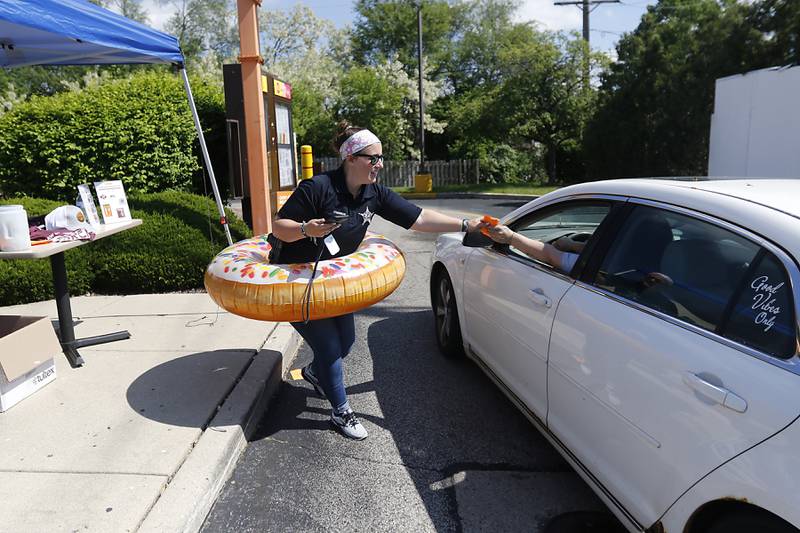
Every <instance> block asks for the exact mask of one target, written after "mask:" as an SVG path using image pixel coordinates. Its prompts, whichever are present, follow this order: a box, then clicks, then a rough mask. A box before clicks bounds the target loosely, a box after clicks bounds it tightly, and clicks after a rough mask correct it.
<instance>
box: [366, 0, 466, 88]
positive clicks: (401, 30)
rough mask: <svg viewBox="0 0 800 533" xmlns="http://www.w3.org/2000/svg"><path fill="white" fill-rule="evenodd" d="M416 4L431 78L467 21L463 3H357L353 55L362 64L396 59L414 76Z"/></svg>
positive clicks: (400, 0) (390, 0)
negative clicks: (391, 58)
mask: <svg viewBox="0 0 800 533" xmlns="http://www.w3.org/2000/svg"><path fill="white" fill-rule="evenodd" d="M417 2H421V4H422V26H423V30H422V42H423V45H422V47H423V50H424V52H425V54H426V60H427V61H429V63H430V66H431V74H432V75H433V77H434V78H438V77H439V75H440V70H439V69H440V68H441V66H442V65H443V64H444V63H445V62H447V60H448V58H449V57H450V55H451V51H450V49H451V46H452V43H453V42H455V41H456V40H457V39H458V36H459V33H460V31H461V28H462V26H463V25H464V23H465V22H466V13H467V11H466V9H465V8H466V4H464V3H462V2H457V1H455V0H357V1H356V4H355V11H356V13H357V18H356V21H355V25H354V27H353V33H352V40H353V56H354V57H355V58H356V61H358V62H359V63H361V64H362V65H371V64H376V63H378V62H380V61H382V60H384V59H386V58H389V57H395V58H397V60H398V61H399V62H400V63H401V64H402V65H404V66H405V68H406V73H407V74H409V75H414V72H415V71H418V69H419V65H418V64H417V10H416V5H417Z"/></svg>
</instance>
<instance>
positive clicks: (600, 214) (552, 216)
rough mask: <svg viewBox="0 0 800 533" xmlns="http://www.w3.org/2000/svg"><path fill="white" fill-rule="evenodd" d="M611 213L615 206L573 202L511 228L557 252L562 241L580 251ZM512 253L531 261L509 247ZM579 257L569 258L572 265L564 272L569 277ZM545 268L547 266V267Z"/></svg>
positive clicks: (544, 212) (535, 215) (523, 220)
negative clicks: (547, 244)
mask: <svg viewBox="0 0 800 533" xmlns="http://www.w3.org/2000/svg"><path fill="white" fill-rule="evenodd" d="M610 210H611V204H610V203H609V202H589V203H587V202H569V203H566V204H559V205H557V206H553V207H550V208H544V209H543V210H542V211H540V212H536V213H534V214H533V215H531V216H528V217H525V218H523V219H521V220H520V221H518V222H515V223H513V224H511V225H510V227H511V229H513V230H514V231H516V232H517V233H520V234H522V235H524V236H525V237H528V238H530V239H536V240H539V241H542V242H546V243H550V244H553V245H555V246H556V247H557V248H558V247H560V246H561V244H560V243H559V244H557V241H559V239H561V238H564V237H566V238H569V239H571V240H572V241H573V242H574V243H578V244H577V245H576V244H572V243H571V246H570V248H571V249H572V250H578V249H580V248H582V245H585V244H586V243H587V242H588V241H589V239H590V238H591V237H592V235H594V232H595V231H596V230H597V228H598V227H599V226H600V223H601V222H603V220H604V219H605V218H606V216H607V215H608V213H609V211H610ZM563 242H564V241H562V243H563ZM509 251H510V252H511V253H513V254H516V255H519V256H522V257H526V258H528V259H530V258H529V257H528V256H527V255H525V254H523V253H522V252H521V251H520V250H518V249H517V248H515V247H513V246H510V247H509ZM578 255H579V254H575V256H574V257H571V258H568V259H567V265H569V268H566V269H561V270H564V271H566V273H569V270H571V267H572V265H574V264H575V261H576V260H577V256H578ZM542 264H543V265H546V264H545V263H542ZM546 266H547V265H546Z"/></svg>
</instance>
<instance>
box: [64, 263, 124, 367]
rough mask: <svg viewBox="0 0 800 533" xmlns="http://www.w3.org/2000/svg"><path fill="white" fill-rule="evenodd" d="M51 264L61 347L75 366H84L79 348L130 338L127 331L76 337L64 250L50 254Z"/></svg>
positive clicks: (70, 362)
mask: <svg viewBox="0 0 800 533" xmlns="http://www.w3.org/2000/svg"><path fill="white" fill-rule="evenodd" d="M50 266H51V267H52V269H53V286H54V287H55V291H56V308H58V330H59V337H60V340H61V349H62V350H63V351H64V355H66V356H67V359H68V360H69V364H70V365H72V367H73V368H77V367H79V366H83V358H82V357H81V354H79V353H78V348H82V347H84V346H94V345H96V344H105V343H106V342H114V341H121V340H124V339H130V338H131V334H130V333H128V332H127V331H117V332H115V333H106V334H105V335H95V336H94V337H84V338H82V339H76V338H75V327H74V325H73V323H72V307H71V306H70V304H69V288H68V287H67V266H66V264H65V263H64V252H61V253H58V254H54V255H51V256H50Z"/></svg>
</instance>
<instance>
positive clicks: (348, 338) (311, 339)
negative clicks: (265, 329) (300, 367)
mask: <svg viewBox="0 0 800 533" xmlns="http://www.w3.org/2000/svg"><path fill="white" fill-rule="evenodd" d="M291 324H292V327H293V328H294V329H296V330H297V332H298V333H299V334H300V336H301V337H303V339H305V341H306V342H307V343H308V345H309V346H311V349H312V350H313V351H314V360H313V361H312V362H311V370H312V371H313V372H314V375H315V376H317V379H318V380H319V384H320V385H321V386H322V390H324V391H325V395H326V396H327V397H328V401H330V402H331V406H333V408H334V409H336V410H337V411H341V410H342V409H344V408H345V407H347V405H348V404H347V394H346V393H345V391H344V376H343V373H342V359H344V358H345V357H346V356H347V354H348V353H349V352H350V348H352V347H353V343H354V342H355V340H356V327H355V320H354V318H353V313H350V314H347V315H342V316H335V317H333V318H323V319H321V320H311V321H309V322H308V324H304V323H303V322H291Z"/></svg>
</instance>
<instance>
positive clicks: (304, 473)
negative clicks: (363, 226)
mask: <svg viewBox="0 0 800 533" xmlns="http://www.w3.org/2000/svg"><path fill="white" fill-rule="evenodd" d="M416 202H417V203H419V204H420V205H421V206H423V207H430V208H434V209H440V210H443V211H447V212H451V213H452V214H457V215H460V216H471V215H480V214H484V213H488V214H491V215H493V216H501V215H503V214H505V213H507V212H509V211H510V210H513V209H514V208H516V207H518V206H519V205H521V204H523V203H524V201H519V200H513V199H463V200H457V201H455V200H442V199H432V200H419V201H416ZM371 230H373V231H377V232H380V233H383V234H385V235H386V236H387V237H389V238H390V239H392V240H393V241H394V242H395V243H397V244H398V245H399V246H400V248H401V249H402V250H403V251H404V253H405V256H406V260H407V271H406V276H405V279H404V281H403V283H402V285H401V286H400V288H399V289H398V290H397V291H395V293H394V294H392V295H391V296H389V297H388V298H387V299H386V300H384V301H383V302H381V303H379V304H377V305H375V306H372V307H370V308H368V309H365V310H363V311H359V312H358V313H356V343H355V345H354V347H353V349H352V351H351V353H350V355H349V356H348V358H347V359H346V361H345V384H346V385H347V392H348V396H349V398H350V401H351V404H352V405H353V408H354V410H355V411H356V413H357V414H358V416H359V417H360V418H361V420H362V422H363V423H364V425H365V427H366V428H367V430H368V431H369V433H370V436H369V438H368V439H367V440H365V441H362V442H354V441H350V440H347V439H345V438H344V437H342V436H341V435H340V434H338V433H337V432H336V431H334V430H333V429H331V427H330V426H329V424H328V421H327V420H328V416H329V413H330V406H329V405H328V403H327V402H326V401H325V400H323V399H321V398H319V397H317V396H316V395H315V393H314V391H313V389H312V388H311V387H310V386H309V385H308V384H306V383H305V382H303V381H302V380H301V379H296V380H292V378H291V375H290V376H288V377H287V381H286V382H285V383H284V385H283V387H282V389H281V391H280V393H279V395H278V397H277V399H276V401H275V403H274V405H273V408H271V409H270V410H269V412H267V413H266V414H265V416H264V417H263V418H262V419H261V422H260V424H259V427H258V429H257V430H256V431H255V433H254V435H253V437H252V438H251V440H250V443H249V445H248V447H247V449H246V450H245V452H244V453H243V455H242V457H241V459H240V460H239V463H238V465H237V467H236V469H235V470H234V472H233V474H232V476H231V478H230V480H229V481H228V483H226V485H225V487H224V489H223V490H222V493H221V495H220V497H219V499H218V500H217V503H216V504H215V506H214V508H213V509H212V512H211V513H210V514H209V516H208V518H207V520H206V522H205V525H204V526H203V529H202V531H203V532H204V533H212V532H213V533H216V532H232V531H236V532H256V531H258V532H271V531H293V532H299V531H414V532H421V531H467V532H468V531H529V532H537V531H545V530H547V526H548V524H549V523H551V521H552V520H553V519H554V518H556V517H559V516H566V515H564V513H570V512H579V511H590V512H594V511H601V512H602V511H603V510H604V506H603V504H602V503H601V502H600V501H599V500H598V499H597V498H596V497H595V496H594V494H593V493H592V492H591V491H590V489H589V488H588V487H587V486H586V485H585V484H584V483H583V482H582V481H581V480H580V478H579V477H578V476H577V475H576V474H575V473H574V471H572V469H571V468H570V467H569V466H568V465H567V463H566V462H565V461H564V460H563V459H562V458H561V457H560V455H559V454H558V453H557V452H556V451H555V450H554V449H553V448H552V447H551V446H550V445H549V444H548V443H547V441H546V440H545V439H544V438H543V437H542V436H541V435H540V434H539V433H538V432H537V431H536V430H535V429H534V428H533V426H532V425H531V424H530V423H529V422H528V420H527V419H525V418H524V417H523V416H522V414H520V413H519V411H518V410H517V409H516V408H515V407H514V406H513V405H512V404H511V403H510V402H509V401H508V400H507V399H506V398H505V397H504V396H503V395H502V394H501V392H500V391H499V389H498V388H497V387H495V386H494V385H493V384H492V382H491V381H490V380H489V379H488V378H487V377H486V376H485V375H484V374H483V373H482V372H481V371H480V370H479V369H478V367H477V366H476V365H474V364H473V363H471V362H470V361H468V360H449V359H445V358H443V357H442V356H441V355H440V354H439V353H438V349H437V347H436V341H435V337H434V328H433V316H432V313H431V311H430V297H429V289H428V283H429V280H428V273H429V263H430V258H431V252H432V249H433V241H434V240H435V238H436V236H435V235H430V234H422V233H418V232H407V231H405V230H403V229H401V228H397V227H396V226H393V225H391V224H389V223H387V222H385V221H383V220H379V219H378V217H375V219H374V221H373V225H372V227H371ZM311 357H312V354H311V351H310V349H309V348H308V347H307V346H305V345H304V344H303V345H302V346H301V348H300V352H299V354H298V357H297V359H296V360H295V362H294V364H293V368H295V369H298V368H300V367H302V366H303V365H304V364H306V363H307V362H308V361H310V360H311ZM295 374H297V373H295ZM298 377H299V376H298ZM549 531H550V530H548V532H549ZM553 531H554V530H553ZM561 531H567V529H562V530H561ZM575 531H579V530H577V529H576V530H575Z"/></svg>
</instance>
